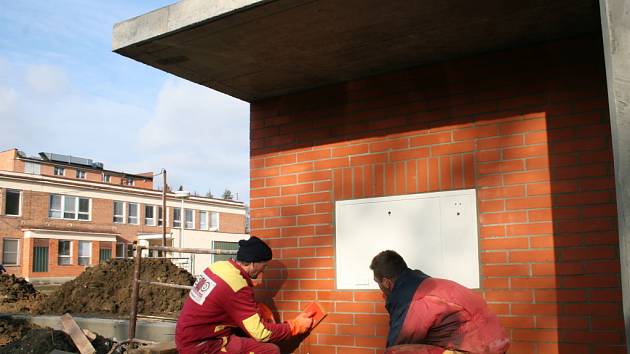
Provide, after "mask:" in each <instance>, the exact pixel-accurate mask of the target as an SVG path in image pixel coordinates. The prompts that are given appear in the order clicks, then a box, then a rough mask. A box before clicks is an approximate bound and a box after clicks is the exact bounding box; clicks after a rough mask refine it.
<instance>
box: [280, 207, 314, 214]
mask: <svg viewBox="0 0 630 354" xmlns="http://www.w3.org/2000/svg"><path fill="white" fill-rule="evenodd" d="M281 211H282V215H283V216H293V215H303V214H312V213H313V212H314V211H315V206H314V205H312V204H310V205H309V204H307V205H297V206H287V207H283V208H282V209H281Z"/></svg>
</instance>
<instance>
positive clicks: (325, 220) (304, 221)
mask: <svg viewBox="0 0 630 354" xmlns="http://www.w3.org/2000/svg"><path fill="white" fill-rule="evenodd" d="M332 221H333V220H332V214H317V215H301V216H298V225H311V224H330V223H332Z"/></svg>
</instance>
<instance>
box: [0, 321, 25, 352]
mask: <svg viewBox="0 0 630 354" xmlns="http://www.w3.org/2000/svg"><path fill="white" fill-rule="evenodd" d="M32 327H33V325H31V323H30V322H28V321H27V320H23V319H15V318H11V317H2V318H0V346H2V345H7V344H9V343H12V342H15V341H18V340H20V338H22V337H23V336H24V335H25V334H26V332H28V331H29V330H30V329H31V328H32Z"/></svg>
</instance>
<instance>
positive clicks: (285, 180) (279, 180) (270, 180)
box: [265, 175, 297, 187]
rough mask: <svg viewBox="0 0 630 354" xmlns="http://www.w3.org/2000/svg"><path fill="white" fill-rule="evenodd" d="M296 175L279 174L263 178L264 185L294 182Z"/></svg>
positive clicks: (283, 184) (281, 184)
mask: <svg viewBox="0 0 630 354" xmlns="http://www.w3.org/2000/svg"><path fill="white" fill-rule="evenodd" d="M296 183H297V177H296V176H295V175H288V176H279V177H267V178H265V186H267V187H273V186H286V185H289V184H296Z"/></svg>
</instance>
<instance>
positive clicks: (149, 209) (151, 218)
mask: <svg viewBox="0 0 630 354" xmlns="http://www.w3.org/2000/svg"><path fill="white" fill-rule="evenodd" d="M144 224H145V225H148V226H155V206H153V205H145V206H144Z"/></svg>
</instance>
